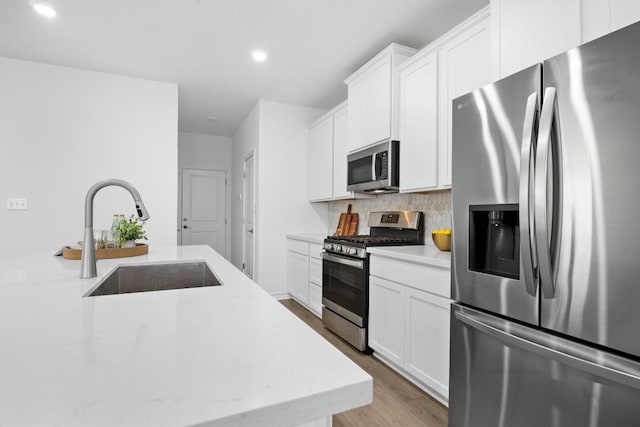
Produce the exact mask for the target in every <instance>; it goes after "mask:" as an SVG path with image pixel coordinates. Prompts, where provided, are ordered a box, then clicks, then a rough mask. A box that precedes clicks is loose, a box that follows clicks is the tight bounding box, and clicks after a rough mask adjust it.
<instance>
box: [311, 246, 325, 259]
mask: <svg viewBox="0 0 640 427" xmlns="http://www.w3.org/2000/svg"><path fill="white" fill-rule="evenodd" d="M309 255H310V256H311V258H318V259H320V258H322V245H318V244H316V243H309Z"/></svg>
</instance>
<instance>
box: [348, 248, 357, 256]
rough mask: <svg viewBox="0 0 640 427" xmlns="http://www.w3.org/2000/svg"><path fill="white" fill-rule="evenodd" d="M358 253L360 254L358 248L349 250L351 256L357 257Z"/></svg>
mask: <svg viewBox="0 0 640 427" xmlns="http://www.w3.org/2000/svg"><path fill="white" fill-rule="evenodd" d="M357 253H358V250H357V249H356V248H351V249H349V255H355V254H357Z"/></svg>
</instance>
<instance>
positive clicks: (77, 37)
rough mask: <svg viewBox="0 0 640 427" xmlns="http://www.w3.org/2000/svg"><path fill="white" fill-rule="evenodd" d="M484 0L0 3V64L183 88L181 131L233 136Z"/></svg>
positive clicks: (327, 101) (432, 33)
mask: <svg viewBox="0 0 640 427" xmlns="http://www.w3.org/2000/svg"><path fill="white" fill-rule="evenodd" d="M488 1H489V0H226V1H222V0H49V1H48V2H47V1H46V0H43V2H47V3H48V4H51V5H53V6H54V7H55V8H56V10H57V12H58V16H57V17H55V18H53V19H46V18H43V17H41V16H39V15H37V14H36V13H35V12H34V11H33V10H32V8H31V6H30V4H31V3H32V2H33V1H31V0H0V56H8V57H12V58H19V59H25V60H32V61H38V62H44V63H49V64H56V65H64V66H70V67H76V68H83V69H88V70H96V71H104V72H109V73H115V74H123V75H128V76H134V77H140V78H145V79H152V80H160V81H167V82H175V83H178V84H179V127H180V131H183V132H195V133H205V134H212V135H231V134H233V132H234V131H235V130H236V129H237V127H238V126H239V124H240V123H241V121H242V120H243V119H244V117H245V116H246V114H247V113H248V112H249V111H250V109H251V108H252V107H253V105H254V104H255V103H256V101H257V100H258V99H261V98H262V99H268V100H272V101H279V102H285V103H290V104H297V105H306V106H310V107H316V108H325V109H329V108H331V107H333V106H334V105H336V104H337V103H339V102H340V101H342V100H344V99H346V86H345V85H344V84H343V83H342V81H343V80H344V79H345V78H346V77H347V76H348V75H349V74H351V73H352V72H353V71H355V70H356V69H358V68H359V67H360V66H361V65H363V64H364V63H365V62H366V61H367V60H368V59H369V58H371V57H372V56H374V55H375V54H376V53H377V52H379V51H380V50H382V49H383V48H384V47H385V46H387V45H388V44H389V43H391V42H396V43H400V44H405V45H407V46H411V47H416V48H421V47H423V46H425V45H426V44H427V43H429V42H430V41H432V40H434V39H435V38H437V36H439V35H441V34H443V33H444V32H446V31H447V30H448V29H450V28H451V27H453V26H454V25H455V24H457V23H458V22H460V21H462V20H463V19H464V18H466V17H468V16H469V15H471V14H472V13H474V12H475V11H477V10H479V9H480V8H481V7H483V6H485V5H486V4H488ZM256 48H262V49H265V50H266V51H268V52H269V59H268V60H267V62H265V63H263V64H256V63H254V62H253V60H252V59H251V57H250V54H249V52H250V51H251V50H253V49H256ZM212 115H213V116H217V118H218V120H217V121H216V122H211V121H209V120H207V116H212Z"/></svg>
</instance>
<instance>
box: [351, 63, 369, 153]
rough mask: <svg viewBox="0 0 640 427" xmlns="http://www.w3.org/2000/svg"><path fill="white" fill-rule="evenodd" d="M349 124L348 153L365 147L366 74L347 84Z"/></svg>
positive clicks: (366, 114)
mask: <svg viewBox="0 0 640 427" xmlns="http://www.w3.org/2000/svg"><path fill="white" fill-rule="evenodd" d="M348 97H349V106H348V108H347V110H348V111H349V123H348V127H347V149H348V150H349V152H351V151H354V150H356V149H358V148H361V147H364V146H365V145H367V144H368V143H367V133H368V132H367V116H368V113H367V110H368V105H367V79H366V74H363V75H361V76H360V77H359V78H358V79H356V80H354V81H352V82H350V83H349V88H348Z"/></svg>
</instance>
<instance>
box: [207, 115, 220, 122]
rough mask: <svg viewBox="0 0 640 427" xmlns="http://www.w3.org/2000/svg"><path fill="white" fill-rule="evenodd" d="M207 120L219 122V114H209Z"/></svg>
mask: <svg viewBox="0 0 640 427" xmlns="http://www.w3.org/2000/svg"><path fill="white" fill-rule="evenodd" d="M207 120H210V121H212V122H217V121H218V116H207Z"/></svg>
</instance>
